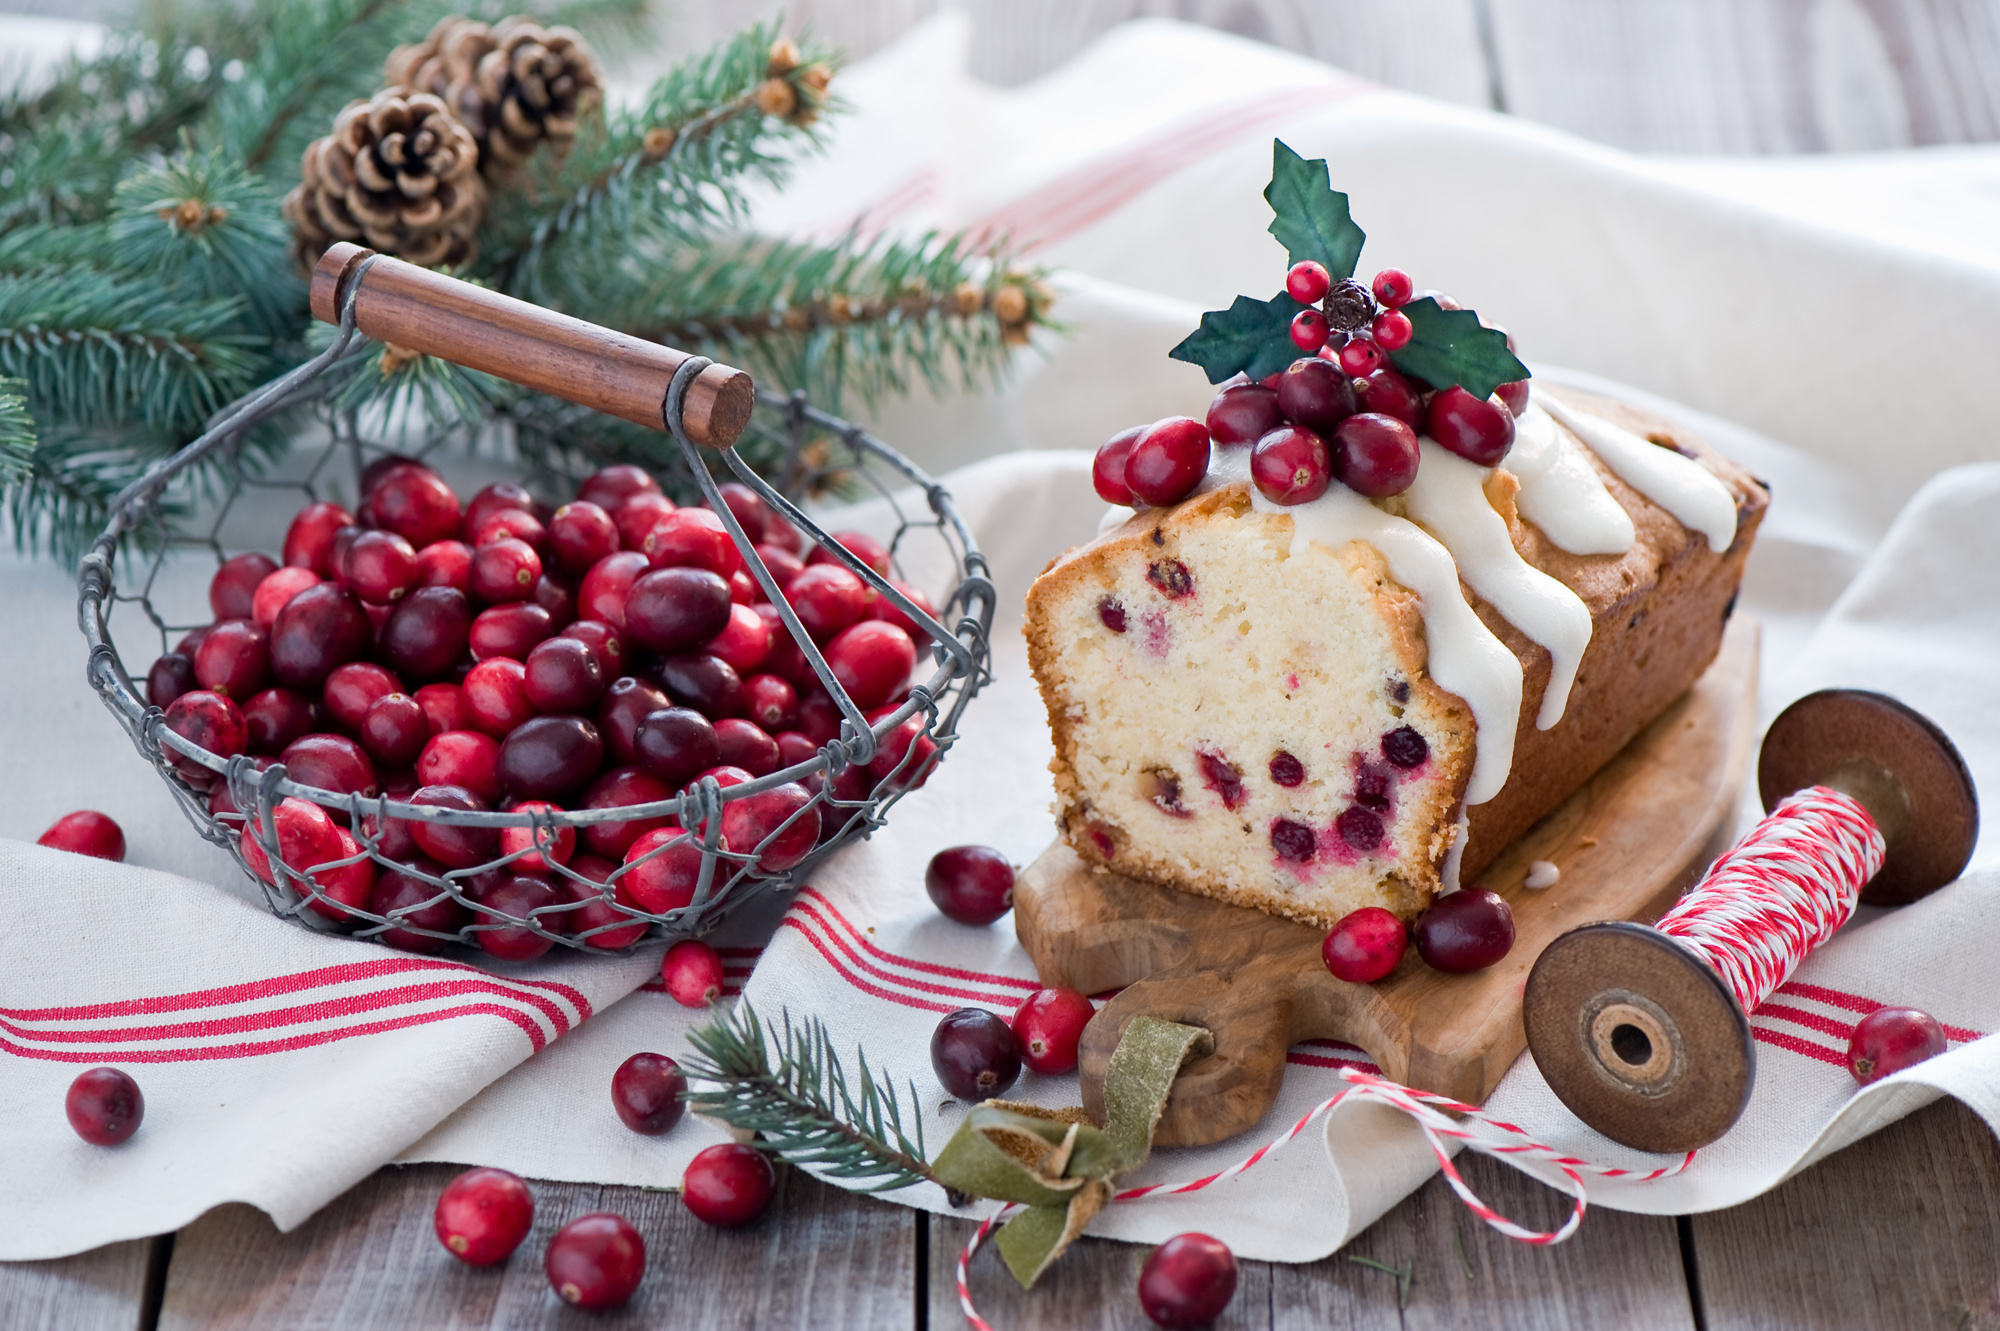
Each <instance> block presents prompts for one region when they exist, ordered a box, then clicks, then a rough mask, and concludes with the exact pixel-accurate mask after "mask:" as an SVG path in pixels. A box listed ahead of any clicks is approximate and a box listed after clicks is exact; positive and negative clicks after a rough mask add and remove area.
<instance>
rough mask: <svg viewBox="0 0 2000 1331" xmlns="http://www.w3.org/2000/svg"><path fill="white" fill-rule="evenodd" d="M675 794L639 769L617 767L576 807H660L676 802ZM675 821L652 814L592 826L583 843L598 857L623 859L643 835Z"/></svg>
mask: <svg viewBox="0 0 2000 1331" xmlns="http://www.w3.org/2000/svg"><path fill="white" fill-rule="evenodd" d="M673 795H674V792H673V789H672V788H671V787H669V786H667V785H666V784H664V783H663V782H661V781H660V779H659V778H658V777H656V776H653V775H651V774H650V773H648V772H643V771H641V770H639V769H638V768H637V767H614V768H612V769H611V770H610V771H609V772H606V773H605V774H604V775H603V776H600V777H599V778H597V780H596V781H595V782H594V783H592V785H591V787H590V789H589V790H587V791H585V792H584V796H583V803H582V804H581V805H580V806H573V807H581V808H585V809H619V808H625V807H627V806H630V805H635V804H657V803H659V802H660V801H662V800H668V799H672V798H673ZM672 821H673V820H672V819H671V818H669V817H668V816H667V815H665V814H652V815H649V816H646V817H643V818H627V819H623V820H620V821H616V822H604V823H590V824H587V825H586V826H585V827H584V829H583V842H584V844H585V845H586V846H588V847H590V849H591V851H592V852H593V853H595V854H598V855H604V856H608V857H610V858H612V859H619V858H622V857H623V856H624V854H625V851H626V850H627V848H629V847H630V846H631V845H632V843H633V842H635V841H637V840H638V839H639V838H640V837H641V836H643V835H645V834H646V833H647V832H651V831H654V830H656V829H658V828H663V827H666V826H667V825H668V824H669V823H671V822H672Z"/></svg>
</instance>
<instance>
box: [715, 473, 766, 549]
mask: <svg viewBox="0 0 2000 1331" xmlns="http://www.w3.org/2000/svg"><path fill="white" fill-rule="evenodd" d="M715 488H716V490H717V491H718V492H719V493H720V494H721V495H722V502H723V504H724V505H726V506H727V507H728V509H729V512H730V514H731V515H732V516H733V517H735V519H736V525H737V526H739V527H741V528H743V534H744V535H745V536H748V537H749V538H750V544H752V545H756V544H758V543H759V542H760V541H762V540H763V539H764V527H765V525H766V524H767V523H768V522H769V521H770V517H771V506H770V505H769V504H767V503H765V502H764V496H762V495H760V494H758V493H757V492H756V491H755V490H752V489H751V488H750V487H749V486H747V485H745V484H743V483H742V482H741V481H724V482H723V483H722V484H721V485H718V486H717V487H715Z"/></svg>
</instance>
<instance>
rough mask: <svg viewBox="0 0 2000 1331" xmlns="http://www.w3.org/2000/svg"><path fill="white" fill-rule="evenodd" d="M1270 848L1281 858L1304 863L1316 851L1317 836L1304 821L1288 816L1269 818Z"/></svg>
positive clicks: (1317, 845) (1317, 848)
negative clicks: (1297, 820) (1296, 820)
mask: <svg viewBox="0 0 2000 1331" xmlns="http://www.w3.org/2000/svg"><path fill="white" fill-rule="evenodd" d="M1271 849H1273V850H1275V851H1277V852H1278V855H1279V857H1280V858H1281V859H1287V860H1291V861H1292V862H1293V863H1295V864H1304V863H1305V862H1306V861H1308V860H1310V859H1312V857H1313V856H1314V855H1315V854H1316V853H1318V850H1319V838H1318V837H1316V836H1314V835H1313V830H1312V829H1311V828H1310V827H1307V826H1306V825H1305V824H1304V823H1301V822H1295V821H1294V820H1292V819H1290V818H1273V819H1272V820H1271Z"/></svg>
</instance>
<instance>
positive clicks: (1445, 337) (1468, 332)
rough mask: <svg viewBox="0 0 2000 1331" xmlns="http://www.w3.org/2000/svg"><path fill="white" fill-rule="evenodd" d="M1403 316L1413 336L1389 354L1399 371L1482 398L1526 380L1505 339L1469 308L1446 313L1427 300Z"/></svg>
mask: <svg viewBox="0 0 2000 1331" xmlns="http://www.w3.org/2000/svg"><path fill="white" fill-rule="evenodd" d="M1403 313H1404V314H1405V315H1407V316H1408V317H1409V320H1410V327H1411V328H1412V329H1414V330H1415V332H1414V334H1413V335H1412V336H1411V338H1410V341H1409V344H1408V345H1407V346H1405V347H1403V348H1402V349H1401V350H1400V351H1392V352H1390V353H1389V359H1390V360H1391V361H1393V362H1394V363H1395V366H1396V368H1397V369H1399V370H1401V371H1402V372H1403V373H1405V374H1413V375H1415V376H1416V377H1417V378H1419V379H1423V380H1425V381H1427V382H1428V383H1430V385H1431V386H1432V387H1434V388H1449V387H1451V386H1452V385H1454V384H1456V385H1457V386H1458V387H1460V388H1463V389H1464V390H1465V391H1466V392H1468V393H1470V394H1472V395H1473V396H1474V397H1482V398H1483V397H1486V396H1488V395H1489V394H1491V393H1492V392H1493V390H1494V389H1496V388H1498V387H1499V386H1500V385H1502V384H1511V383H1514V382H1516V381H1518V380H1521V379H1526V378H1527V377H1528V367H1527V366H1525V365H1523V364H1521V362H1520V360H1519V359H1518V358H1516V357H1515V355H1514V353H1513V352H1511V351H1509V350H1507V335H1506V334H1505V333H1503V332H1501V331H1500V330H1499V329H1497V328H1488V327H1486V325H1484V324H1482V323H1480V322H1479V316H1478V315H1477V314H1474V313H1473V312H1472V311H1471V310H1447V309H1445V308H1444V307H1443V306H1442V305H1439V304H1438V303H1437V301H1436V300H1434V299H1433V298H1431V297H1430V296H1425V297H1424V298H1423V299H1422V300H1413V301H1411V302H1410V303H1409V304H1408V305H1405V306H1404V307H1403Z"/></svg>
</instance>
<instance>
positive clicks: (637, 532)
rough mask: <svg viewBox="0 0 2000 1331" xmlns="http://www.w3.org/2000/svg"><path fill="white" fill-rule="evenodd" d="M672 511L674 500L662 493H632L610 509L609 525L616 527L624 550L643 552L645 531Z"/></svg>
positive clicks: (619, 542) (647, 531) (619, 541)
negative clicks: (628, 497)
mask: <svg viewBox="0 0 2000 1331" xmlns="http://www.w3.org/2000/svg"><path fill="white" fill-rule="evenodd" d="M673 511H674V501H673V500H671V499H669V498H667V497H666V496H665V495H663V494H657V493H653V492H650V491H649V492H647V493H644V494H636V495H633V496H632V497H631V498H630V499H627V500H626V501H625V502H624V503H622V504H620V505H619V506H618V507H616V508H614V509H612V510H611V525H612V526H614V527H616V528H618V544H619V545H620V546H621V547H622V548H624V549H626V550H631V551H635V552H638V553H642V554H643V553H644V551H645V545H646V535H647V533H649V532H651V531H652V530H653V527H654V525H655V524H657V523H658V522H659V520H660V519H661V518H664V517H665V516H667V514H669V513H671V512H673Z"/></svg>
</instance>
